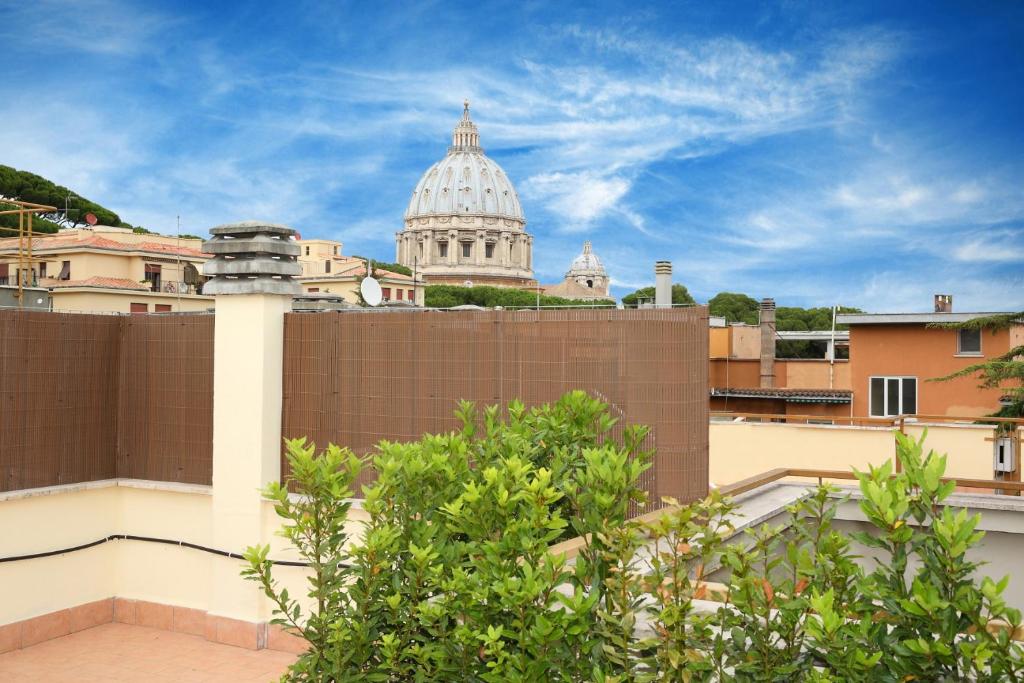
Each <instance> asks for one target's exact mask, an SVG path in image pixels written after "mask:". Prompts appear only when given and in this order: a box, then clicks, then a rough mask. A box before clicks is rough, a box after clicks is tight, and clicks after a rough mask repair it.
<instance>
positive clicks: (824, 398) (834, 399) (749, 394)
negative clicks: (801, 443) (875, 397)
mask: <svg viewBox="0 0 1024 683" xmlns="http://www.w3.org/2000/svg"><path fill="white" fill-rule="evenodd" d="M711 395H712V396H728V397H730V398H767V399H782V400H785V401H790V402H793V403H849V402H850V401H852V400H853V392H852V391H850V390H849V389H788V388H778V389H763V388H760V387H749V388H748V387H736V388H733V387H713V388H712V389H711Z"/></svg>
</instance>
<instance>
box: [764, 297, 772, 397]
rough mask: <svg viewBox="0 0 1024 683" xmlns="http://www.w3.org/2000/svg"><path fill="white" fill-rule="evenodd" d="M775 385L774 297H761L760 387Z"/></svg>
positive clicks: (769, 387) (765, 387)
mask: <svg viewBox="0 0 1024 683" xmlns="http://www.w3.org/2000/svg"><path fill="white" fill-rule="evenodd" d="M774 386H775V299H761V388H762V389H771V388H772V387H774Z"/></svg>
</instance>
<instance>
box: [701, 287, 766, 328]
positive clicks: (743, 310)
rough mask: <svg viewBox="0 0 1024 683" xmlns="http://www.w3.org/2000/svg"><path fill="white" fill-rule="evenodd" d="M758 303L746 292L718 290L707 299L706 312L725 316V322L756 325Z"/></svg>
mask: <svg viewBox="0 0 1024 683" xmlns="http://www.w3.org/2000/svg"><path fill="white" fill-rule="evenodd" d="M759 308H760V304H759V303H758V302H757V300H756V299H752V298H751V297H749V296H747V295H746V294H739V293H737V292H719V293H718V294H716V295H715V296H713V297H711V300H710V301H708V312H709V313H710V314H711V315H716V316H719V317H721V318H725V321H726V322H727V323H746V324H748V325H756V324H757V322H758V314H757V312H758V309H759Z"/></svg>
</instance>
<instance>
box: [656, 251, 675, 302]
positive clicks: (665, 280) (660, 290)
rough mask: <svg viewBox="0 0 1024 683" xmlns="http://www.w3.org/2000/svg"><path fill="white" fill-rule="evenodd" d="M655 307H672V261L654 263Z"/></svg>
mask: <svg viewBox="0 0 1024 683" xmlns="http://www.w3.org/2000/svg"><path fill="white" fill-rule="evenodd" d="M654 307H655V308H672V262H671V261H658V262H657V263H655V264H654Z"/></svg>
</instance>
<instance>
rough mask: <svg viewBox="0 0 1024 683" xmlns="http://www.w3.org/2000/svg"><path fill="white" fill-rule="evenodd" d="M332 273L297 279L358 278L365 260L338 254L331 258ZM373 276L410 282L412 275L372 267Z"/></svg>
mask: <svg viewBox="0 0 1024 683" xmlns="http://www.w3.org/2000/svg"><path fill="white" fill-rule="evenodd" d="M331 268H332V270H334V272H332V273H317V274H316V275H302V276H300V277H299V278H298V279H299V280H302V281H305V280H337V279H340V278H346V277H352V278H359V277H364V276H365V275H366V261H364V260H363V259H360V258H351V257H347V256H339V257H335V258H332V259H331ZM373 276H374V277H375V278H378V279H380V278H386V279H388V280H400V281H403V282H407V283H409V284H410V285H411V284H412V276H410V275H403V274H402V273H393V272H391V271H390V270H384V269H383V268H377V267H374V269H373Z"/></svg>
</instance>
